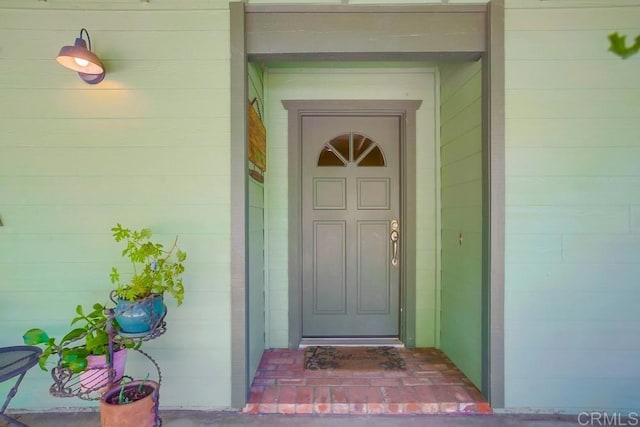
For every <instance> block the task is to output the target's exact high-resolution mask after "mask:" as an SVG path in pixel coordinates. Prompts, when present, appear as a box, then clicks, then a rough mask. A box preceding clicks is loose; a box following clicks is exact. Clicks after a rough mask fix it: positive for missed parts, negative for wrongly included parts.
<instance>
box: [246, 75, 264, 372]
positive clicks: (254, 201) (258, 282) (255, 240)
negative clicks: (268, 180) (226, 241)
mask: <svg viewBox="0 0 640 427" xmlns="http://www.w3.org/2000/svg"><path fill="white" fill-rule="evenodd" d="M262 79H263V76H262V69H261V68H260V66H259V65H257V64H253V63H250V64H249V88H248V89H249V101H253V100H254V99H256V104H254V105H255V108H257V109H258V110H259V111H260V113H261V114H264V113H263V112H264V93H263V86H262ZM249 167H250V168H254V167H253V166H251V165H249ZM254 169H255V168H254ZM248 199H249V283H248V288H249V289H248V294H249V310H248V314H249V337H248V342H249V362H248V363H249V376H250V377H251V378H253V375H254V374H255V372H256V370H257V369H258V364H259V363H260V358H261V357H262V353H263V352H264V344H265V323H264V320H265V299H264V246H265V245H264V243H265V242H264V184H262V183H260V182H258V181H255V180H253V179H249V195H248Z"/></svg>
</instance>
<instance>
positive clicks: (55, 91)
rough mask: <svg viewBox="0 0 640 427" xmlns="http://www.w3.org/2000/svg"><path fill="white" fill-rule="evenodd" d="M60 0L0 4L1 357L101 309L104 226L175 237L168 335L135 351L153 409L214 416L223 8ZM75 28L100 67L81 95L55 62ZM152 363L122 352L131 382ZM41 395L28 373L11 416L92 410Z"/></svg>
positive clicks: (219, 339)
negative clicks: (159, 388)
mask: <svg viewBox="0 0 640 427" xmlns="http://www.w3.org/2000/svg"><path fill="white" fill-rule="evenodd" d="M73 3H74V4H72V3H71V2H65V1H60V2H24V1H21V2H12V1H7V2H3V4H2V6H0V52H1V53H0V200H1V201H2V202H1V207H0V215H1V216H2V220H3V222H4V224H5V226H4V227H1V228H0V277H1V280H0V301H1V302H0V324H1V325H2V332H1V333H0V346H9V345H17V344H21V341H22V339H21V337H22V334H23V332H24V331H25V330H27V329H28V328H30V327H36V326H39V327H42V328H45V329H46V330H48V331H50V332H51V333H52V334H55V335H59V334H60V333H62V332H63V331H65V328H66V327H67V326H68V323H69V322H70V320H71V318H72V317H73V312H74V308H75V306H76V304H80V303H81V304H90V303H93V302H95V301H102V302H107V300H108V292H109V290H110V289H111V288H110V283H109V271H110V268H111V266H112V265H120V266H122V267H125V268H126V264H124V263H123V261H124V260H123V259H122V258H121V257H120V251H121V246H120V245H118V244H116V243H115V242H113V241H112V238H111V235H110V231H109V229H110V228H111V227H112V226H113V225H114V224H115V223H116V222H117V221H119V222H122V223H123V224H125V225H129V226H132V227H143V226H149V227H151V228H152V229H153V230H154V232H155V234H156V235H157V236H158V238H160V239H162V240H164V241H167V242H169V241H170V240H171V239H172V238H173V236H174V235H175V234H176V233H177V234H179V235H180V242H181V246H182V247H183V249H185V250H186V251H187V253H188V260H187V264H186V268H187V271H186V274H185V278H184V280H185V286H186V295H185V300H184V304H183V306H182V307H179V308H178V307H176V305H175V303H174V302H173V301H172V300H169V301H168V305H169V314H168V318H167V320H168V331H167V333H166V334H165V335H163V336H162V337H161V338H158V339H157V340H154V341H153V342H149V343H147V344H145V345H144V348H145V349H146V350H147V351H148V352H149V353H150V354H151V355H153V357H154V358H156V360H157V361H158V363H159V365H160V367H161V368H162V373H163V392H162V404H163V405H165V406H170V407H193V408H195V407H202V408H225V407H228V406H229V405H230V392H229V390H230V383H231V380H230V371H231V369H230V366H231V360H230V341H231V337H230V330H231V328H230V320H229V319H230V304H229V301H230V293H229V283H230V276H229V275H230V270H229V263H230V239H229V222H230V218H229V212H230V196H229V191H230V183H229V164H230V155H229V81H230V76H229V13H228V10H227V9H228V8H227V4H226V3H219V4H217V5H215V4H214V3H212V2H207V3H208V4H206V5H205V4H204V3H203V2H202V1H189V0H188V1H184V2H181V3H182V4H181V5H177V6H176V7H175V8H173V7H170V6H169V5H168V4H167V3H166V2H160V3H158V2H152V3H151V4H146V3H144V2H139V1H136V2H133V1H131V2H118V4H117V6H116V5H115V2H93V1H92V2H88V1H87V2H84V3H85V4H84V7H83V6H79V5H78V3H79V2H77V1H76V2H73ZM154 3H155V4H154ZM162 3H163V4H162ZM185 6H189V7H190V9H189V8H186V9H185ZM80 8H84V9H85V10H80ZM69 9H73V10H69ZM127 9H130V10H127ZM173 9H180V10H173ZM177 18H179V19H177ZM81 26H85V27H86V28H87V29H88V30H89V32H90V35H91V41H92V44H93V49H94V51H95V52H96V53H97V54H98V55H99V56H100V57H101V58H102V59H103V60H104V63H105V66H106V70H107V75H106V79H105V80H104V81H103V82H102V83H101V84H99V85H96V86H90V85H87V84H85V83H84V82H83V81H81V80H80V79H79V78H78V77H77V76H76V75H75V73H74V72H71V71H69V70H66V69H64V68H62V67H60V66H59V65H58V64H56V62H55V55H56V54H57V52H58V50H59V49H60V47H61V46H63V45H67V44H71V43H73V41H74V38H75V37H77V36H78V34H79V30H80V27H81ZM185 47H188V48H185ZM151 368H152V367H151V366H150V365H149V364H144V363H142V360H141V359H140V358H137V359H136V357H135V355H133V356H131V357H130V361H129V364H128V371H129V372H130V373H133V374H134V375H136V376H140V377H142V378H144V376H145V375H146V373H147V372H149V371H150V370H151ZM151 373H153V371H151ZM50 384H51V377H50V376H49V374H48V373H44V372H41V371H40V370H38V369H34V370H32V371H30V372H29V374H28V375H27V377H26V379H25V381H24V383H23V385H22V386H21V387H20V392H19V393H18V395H17V396H16V398H15V399H14V401H13V402H12V405H11V407H12V408H29V409H43V408H51V407H62V406H83V405H87V404H88V405H90V406H95V402H89V403H86V402H83V401H81V400H79V399H71V400H67V399H64V400H62V399H57V398H53V397H51V396H50V395H49V393H48V389H49V386H50ZM7 387H8V384H7V383H4V384H2V386H1V387H0V394H2V395H4V394H5V393H6V391H7ZM187 390H188V391H189V392H186V391H187Z"/></svg>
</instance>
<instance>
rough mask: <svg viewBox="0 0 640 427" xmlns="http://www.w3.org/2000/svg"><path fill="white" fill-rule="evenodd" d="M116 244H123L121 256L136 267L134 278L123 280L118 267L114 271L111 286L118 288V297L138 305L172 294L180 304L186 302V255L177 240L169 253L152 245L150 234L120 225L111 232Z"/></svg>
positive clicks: (116, 291) (157, 245)
mask: <svg viewBox="0 0 640 427" xmlns="http://www.w3.org/2000/svg"><path fill="white" fill-rule="evenodd" d="M111 232H112V233H113V238H114V239H115V241H116V242H121V241H124V242H125V243H126V246H125V248H124V250H123V251H122V256H124V257H128V258H129V260H130V261H131V265H132V267H133V276H131V277H128V276H127V280H123V279H122V276H121V275H120V271H118V269H117V268H116V267H113V268H112V269H111V275H110V278H111V283H112V284H114V285H116V290H115V294H116V296H117V297H118V298H121V299H123V300H127V301H132V302H133V301H137V300H140V299H143V298H146V297H149V296H151V295H152V294H164V293H165V292H167V293H169V294H171V296H173V297H174V298H175V300H176V302H177V303H178V305H181V304H182V301H183V299H184V285H183V283H182V277H181V276H182V273H183V272H184V264H183V263H184V261H185V260H186V259H187V254H186V253H185V252H184V251H182V250H180V249H179V248H178V237H176V239H175V241H174V242H173V245H172V246H171V248H170V249H169V250H165V249H164V246H163V245H162V244H161V243H157V242H153V241H151V236H152V233H151V230H150V229H149V228H143V229H141V230H131V229H129V228H124V227H123V226H122V225H120V224H119V223H118V224H116V226H115V227H113V228H112V229H111Z"/></svg>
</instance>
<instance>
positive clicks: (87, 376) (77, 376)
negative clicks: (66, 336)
mask: <svg viewBox="0 0 640 427" xmlns="http://www.w3.org/2000/svg"><path fill="white" fill-rule="evenodd" d="M114 313H115V309H113V308H106V309H105V316H106V318H107V323H106V325H100V326H104V327H105V328H106V330H107V333H108V335H109V357H108V366H107V367H106V368H104V367H101V368H89V369H86V370H85V371H83V372H81V373H73V372H72V371H71V369H70V368H68V367H64V366H63V360H62V358H60V360H59V362H58V364H57V366H55V367H54V368H52V369H51V376H52V378H53V384H52V385H51V387H50V388H49V392H50V393H51V394H52V395H53V396H56V397H78V398H80V399H83V400H100V398H101V397H102V395H103V394H104V392H106V391H107V390H109V389H111V388H113V387H114V386H117V385H119V384H120V383H122V382H123V381H125V380H129V381H132V380H133V378H132V377H130V376H128V375H124V376H122V378H117V375H116V370H115V368H114V364H113V361H114V353H115V349H116V348H121V346H124V345H125V344H126V343H128V344H129V345H133V347H131V348H128V350H133V351H135V352H136V353H138V354H141V355H142V356H143V357H145V358H146V359H147V360H148V361H149V362H151V364H152V365H153V366H154V367H155V370H156V375H157V380H156V381H157V383H158V385H160V384H161V383H162V372H161V370H160V366H158V363H157V362H156V361H155V360H154V359H153V358H152V357H151V356H150V355H149V354H147V353H146V352H144V351H142V350H141V349H140V345H141V344H142V343H143V342H146V341H150V340H153V339H155V338H157V337H159V336H161V335H162V334H164V333H165V332H166V330H167V325H166V322H165V321H164V317H162V318H161V319H159V320H158V321H157V322H156V323H155V324H154V325H152V327H151V330H150V331H149V332H148V333H144V334H124V333H121V332H119V331H117V330H116V329H115V328H114V324H115V322H114ZM86 335H87V334H83V335H81V336H79V337H78V338H77V339H76V340H82V339H83V338H84V337H85V336H86ZM67 345H68V344H67ZM36 362H37V358H36ZM87 382H88V383H89V384H90V385H89V386H87V385H86V384H87ZM159 403H160V402H159V388H158V395H157V399H156V401H155V405H154V412H155V413H154V416H155V427H160V426H162V419H161V418H160V415H159V409H158V408H159Z"/></svg>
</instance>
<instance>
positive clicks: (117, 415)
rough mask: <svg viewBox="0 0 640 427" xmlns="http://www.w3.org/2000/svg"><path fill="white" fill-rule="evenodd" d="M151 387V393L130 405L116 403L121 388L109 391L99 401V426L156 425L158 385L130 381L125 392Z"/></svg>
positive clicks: (147, 426) (146, 426) (148, 426)
mask: <svg viewBox="0 0 640 427" xmlns="http://www.w3.org/2000/svg"><path fill="white" fill-rule="evenodd" d="M141 384H142V387H151V389H152V391H151V392H150V394H148V395H147V396H145V397H143V398H142V399H140V400H136V401H134V402H130V403H123V404H117V403H111V402H117V401H118V396H119V395H120V390H121V388H122V386H117V387H113V388H111V389H109V390H108V391H107V392H106V393H105V394H104V395H103V396H102V398H101V399H100V425H101V426H102V427H155V426H156V425H157V405H158V392H159V387H160V385H159V384H158V383H157V382H155V381H150V380H145V381H132V382H130V383H127V384H126V385H125V386H124V387H125V391H127V390H130V389H137V388H139V387H140V385H141Z"/></svg>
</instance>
